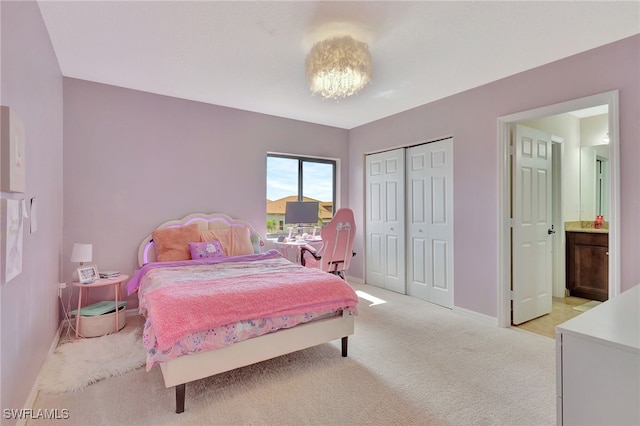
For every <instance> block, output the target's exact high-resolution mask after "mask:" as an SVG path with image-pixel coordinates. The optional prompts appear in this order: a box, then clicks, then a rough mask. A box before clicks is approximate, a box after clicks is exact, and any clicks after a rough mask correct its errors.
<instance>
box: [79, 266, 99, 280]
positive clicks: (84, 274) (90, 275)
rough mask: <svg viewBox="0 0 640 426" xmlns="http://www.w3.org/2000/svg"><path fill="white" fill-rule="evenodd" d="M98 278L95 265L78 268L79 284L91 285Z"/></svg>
mask: <svg viewBox="0 0 640 426" xmlns="http://www.w3.org/2000/svg"><path fill="white" fill-rule="evenodd" d="M98 278H100V275H98V267H97V266H96V265H88V266H81V267H79V268H78V281H80V283H81V284H91V283H92V282H94V281H95V280H97V279H98Z"/></svg>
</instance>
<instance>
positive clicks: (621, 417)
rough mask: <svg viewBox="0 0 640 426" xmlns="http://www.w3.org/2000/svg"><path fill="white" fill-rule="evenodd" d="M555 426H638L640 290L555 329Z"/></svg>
mask: <svg viewBox="0 0 640 426" xmlns="http://www.w3.org/2000/svg"><path fill="white" fill-rule="evenodd" d="M556 389H557V416H558V424H559V425H611V426H612V425H640V285H637V286H635V287H633V288H631V289H629V290H627V291H625V292H623V293H622V294H620V295H619V296H618V297H615V298H613V299H611V300H608V301H606V302H604V303H602V304H601V305H598V306H596V307H595V308H593V309H590V310H589V311H587V312H585V313H583V314H581V315H580V316H578V317H576V318H573V319H571V320H569V321H567V322H565V323H563V324H560V325H559V326H558V327H557V328H556Z"/></svg>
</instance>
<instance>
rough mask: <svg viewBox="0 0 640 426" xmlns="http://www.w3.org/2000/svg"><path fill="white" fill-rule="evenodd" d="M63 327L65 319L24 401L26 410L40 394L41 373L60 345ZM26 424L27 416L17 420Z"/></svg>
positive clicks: (30, 407) (19, 423) (20, 425)
mask: <svg viewBox="0 0 640 426" xmlns="http://www.w3.org/2000/svg"><path fill="white" fill-rule="evenodd" d="M63 328H64V321H61V322H60V325H59V326H58V329H57V330H56V334H55V335H54V336H53V340H52V341H51V345H50V346H49V350H48V351H47V356H46V357H45V358H44V361H43V362H42V365H41V366H40V368H39V369H38V375H37V376H36V380H35V382H34V383H33V386H32V387H31V392H29V396H28V397H27V400H26V401H25V403H24V409H25V410H30V409H32V408H33V404H34V403H35V402H36V397H37V396H38V387H39V386H38V385H39V384H40V374H41V373H42V367H44V363H45V362H46V361H47V359H48V358H49V357H50V356H51V355H52V354H53V352H54V351H55V350H56V348H57V347H58V343H59V342H60V335H61V334H62V330H63ZM26 424H27V419H26V418H22V419H18V421H17V422H16V425H17V426H25V425H26Z"/></svg>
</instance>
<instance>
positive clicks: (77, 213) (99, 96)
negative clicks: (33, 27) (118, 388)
mask: <svg viewBox="0 0 640 426" xmlns="http://www.w3.org/2000/svg"><path fill="white" fill-rule="evenodd" d="M64 140H65V142H64V193H65V200H64V212H65V213H64V257H63V259H64V261H63V266H64V272H65V277H67V278H66V279H70V276H71V273H72V271H73V268H75V267H76V266H77V265H73V264H71V263H70V262H69V261H68V260H67V259H69V256H70V254H71V248H72V246H73V243H74V242H87V243H92V244H93V250H94V252H93V254H94V256H93V257H94V259H93V260H94V262H95V263H96V264H97V265H98V268H99V269H118V270H120V271H122V272H124V273H131V272H132V271H133V270H134V269H135V268H136V267H137V263H136V259H137V249H138V245H139V243H140V241H142V239H143V238H144V237H145V236H146V235H148V234H149V233H151V231H152V230H153V229H154V228H155V227H156V226H157V225H159V224H161V223H162V222H165V221H167V220H171V219H177V218H180V217H182V216H184V215H186V214H188V213H193V212H204V213H210V212H226V213H228V214H230V215H231V216H234V217H238V218H242V219H244V220H248V221H249V222H251V223H253V224H255V226H256V227H257V228H258V229H259V231H261V232H262V233H264V232H265V229H266V212H265V207H266V186H265V176H266V155H267V152H268V151H271V152H284V153H291V154H300V155H313V156H321V157H331V158H337V159H340V160H341V170H340V172H341V174H342V176H343V179H342V182H341V185H340V192H341V194H342V197H341V198H340V201H341V204H342V205H346V200H347V195H346V194H347V185H348V179H347V177H348V169H347V157H348V131H346V130H342V129H337V128H333V127H327V126H320V125H315V124H309V123H304V122H301V121H294V120H289V119H283V118H279V117H273V116H268V115H263V114H256V113H251V112H246V111H240V110H236V109H230V108H225V107H220V106H214V105H208V104H203V103H198V102H193V101H186V100H182V99H176V98H171V97H166V96H159V95H154V94H150V93H145V92H139V91H135V90H129V89H123V88H118V87H114V86H108V85H103V84H97V83H91V82H87V81H83V80H76V79H70V78H65V79H64ZM92 293H95V294H93V295H92V297H93V298H94V299H98V298H101V297H103V294H101V293H100V292H98V291H95V292H92ZM129 301H130V304H129V306H128V307H133V306H136V305H137V300H136V298H135V295H134V296H132V297H130V298H129Z"/></svg>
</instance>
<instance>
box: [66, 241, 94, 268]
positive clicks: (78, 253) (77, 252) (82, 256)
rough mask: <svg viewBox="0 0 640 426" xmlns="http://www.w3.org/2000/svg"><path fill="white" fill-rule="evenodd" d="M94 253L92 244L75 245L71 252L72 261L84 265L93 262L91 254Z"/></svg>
mask: <svg viewBox="0 0 640 426" xmlns="http://www.w3.org/2000/svg"><path fill="white" fill-rule="evenodd" d="M92 251H93V245H92V244H82V243H75V244H74V245H73V250H72V251H71V261H72V262H78V263H80V266H82V265H84V262H91V254H92Z"/></svg>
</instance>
